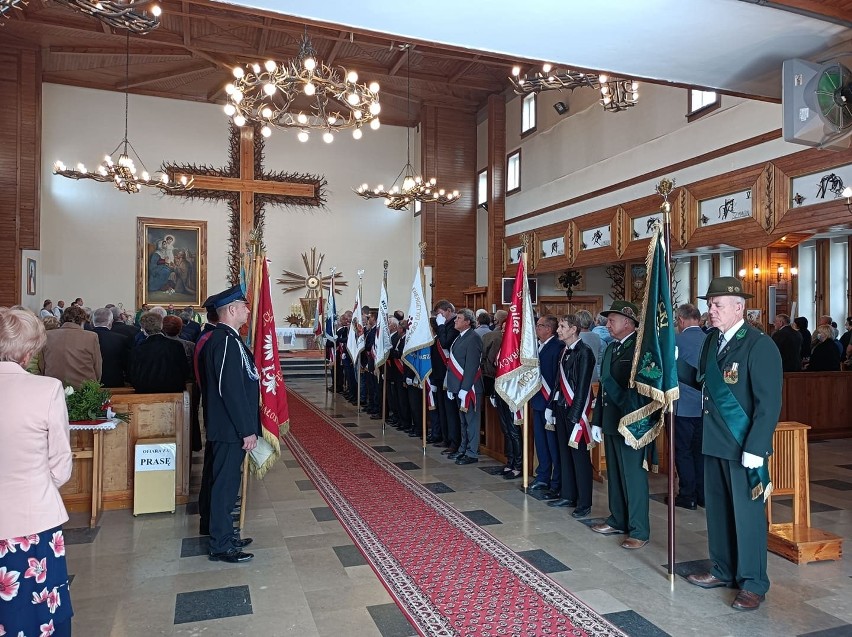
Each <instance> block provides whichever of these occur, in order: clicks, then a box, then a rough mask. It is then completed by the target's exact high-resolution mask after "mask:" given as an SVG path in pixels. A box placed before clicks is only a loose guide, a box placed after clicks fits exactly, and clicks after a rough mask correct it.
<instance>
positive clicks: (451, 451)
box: [441, 444, 459, 458]
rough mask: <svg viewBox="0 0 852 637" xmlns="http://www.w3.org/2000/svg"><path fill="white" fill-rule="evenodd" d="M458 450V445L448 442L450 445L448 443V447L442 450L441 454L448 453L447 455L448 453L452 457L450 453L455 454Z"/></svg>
mask: <svg viewBox="0 0 852 637" xmlns="http://www.w3.org/2000/svg"><path fill="white" fill-rule="evenodd" d="M458 450H459V448H458V447H451V446H449V444H448V445H447V448H446V449H444V450H443V451H442V452H441V455H444V454H446V455H447V457H448V458H449V457H450V454H454V453H456V452H457V451H458Z"/></svg>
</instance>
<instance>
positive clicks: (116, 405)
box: [60, 388, 191, 525]
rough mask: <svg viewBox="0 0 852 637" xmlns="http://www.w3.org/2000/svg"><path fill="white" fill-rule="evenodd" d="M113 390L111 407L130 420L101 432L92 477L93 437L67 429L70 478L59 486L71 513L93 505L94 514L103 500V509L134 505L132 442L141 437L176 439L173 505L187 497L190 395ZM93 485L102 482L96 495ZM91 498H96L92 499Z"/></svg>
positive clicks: (183, 502)
mask: <svg viewBox="0 0 852 637" xmlns="http://www.w3.org/2000/svg"><path fill="white" fill-rule="evenodd" d="M111 391H112V395H113V398H112V403H113V409H114V410H115V411H116V412H118V413H129V414H130V424H124V423H121V424H119V425H118V426H117V427H116V428H115V429H114V430H112V431H108V432H105V433H103V434H101V435H102V440H101V442H102V444H101V445H100V448H99V449H98V455H99V456H100V457H101V462H100V463H99V464H100V473H101V475H93V470H94V468H95V464H96V463H95V461H94V460H95V459H94V458H93V456H94V455H95V454H94V448H95V435H96V434H94V432H92V431H74V432H72V433H71V449H72V453H74V455H75V460H79V461H75V462H74V467H73V471H72V473H71V479H70V480H69V481H68V482H67V483H66V484H65V485H64V486H63V487H62V488H61V489H60V493H61V494H62V499H63V501H64V502H65V506H66V508H67V509H68V510H69V511H85V510H88V509H90V508H91V509H92V511H93V516H92V521H91V524H92V525H94V524H96V523H97V519H96V518H97V515H96V514H94V513H95V512H96V511H97V510H98V509H99V508H100V507H98V506H95V507H92V504H95V503H97V502H102V506H103V509H104V510H109V509H130V508H132V507H133V463H134V454H135V446H136V441H137V440H138V439H140V438H174V439H175V440H176V441H177V459H176V460H177V462H176V464H177V466H176V476H175V480H176V485H175V498H176V502H177V504H186V503H187V502H188V500H189V474H190V470H191V464H190V463H191V445H190V437H189V435H190V434H189V425H190V394H189V392H187V391H184V392H180V393H174V394H137V393H135V392H134V391H133V389H132V388H118V389H115V390H111ZM93 485H100V489H99V490H100V493H94V491H96V490H98V489H97V487H95V486H93ZM93 496H94V499H95V501H94V502H93Z"/></svg>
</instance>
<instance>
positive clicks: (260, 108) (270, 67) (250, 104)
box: [225, 33, 381, 144]
mask: <svg viewBox="0 0 852 637" xmlns="http://www.w3.org/2000/svg"><path fill="white" fill-rule="evenodd" d="M234 78H235V79H234V82H233V83H230V84H228V85H227V86H226V87H225V92H226V93H227V94H228V103H227V104H226V105H225V114H226V115H228V116H229V117H232V118H233V120H234V124H236V125H237V126H243V125H244V124H245V123H246V121H253V122H258V123H260V124H261V129H260V132H261V134H262V135H263V136H264V137H269V136H270V135H271V134H272V128H273V127H274V128H282V129H288V128H295V129H298V130H299V133H298V135H297V137H298V139H299V141H300V142H306V141H308V139H310V131H311V130H321V131H325V132H324V133H323V136H322V138H323V141H325V142H326V143H329V144H330V143H331V142H332V141H334V133H335V132H337V131H340V130H345V129H349V128H351V129H353V130H352V136H353V137H354V138H355V139H360V138H361V128H362V126H365V125H369V126H370V128H372V129H373V130H375V129H377V128H379V112H380V111H381V106H380V105H379V84H378V82H370V84H369V85H367V84H359V83H358V73H356V72H355V71H347V70H346V69H344V68H343V67H337V68H336V69H335V68H332V67H329V66H327V65H325V64H323V63H321V62H318V61H317V52H316V51H315V50H314V48H313V46H312V45H311V40H310V38H309V37H308V34H307V33H305V34H304V35H303V36H302V40H301V42H300V44H299V55H298V57H297V58H296V59H295V60H290V61H289V62H287V63H286V64H278V63H276V62H275V61H273V60H267V61H266V63H265V64H264V65H263V67H261V65H260V64H257V63H255V64H250V65H247V66H246V67H245V68H243V67H241V66H238V67H236V68H234Z"/></svg>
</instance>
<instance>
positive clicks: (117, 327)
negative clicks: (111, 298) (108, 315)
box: [109, 305, 139, 349]
mask: <svg viewBox="0 0 852 637" xmlns="http://www.w3.org/2000/svg"><path fill="white" fill-rule="evenodd" d="M109 310H110V312H112V331H113V332H115V333H116V334H121V335H122V336H124V337H126V338H127V348H128V349H132V348H133V340H134V338H135V337H136V334H138V333H139V328H138V327H136V326H135V325H128V324H127V323H125V322H124V321H122V320H121V310H120V309H118V308H117V307H116V306H114V305H113V306H112V307H111V308H109Z"/></svg>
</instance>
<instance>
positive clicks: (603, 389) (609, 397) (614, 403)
mask: <svg viewBox="0 0 852 637" xmlns="http://www.w3.org/2000/svg"><path fill="white" fill-rule="evenodd" d="M769 344H770V345H772V342H771V341H770V343H769ZM619 347H620V348H621V351H620V352H619V353H618V354H616V353H615V352H616V350H617V349H618V348H619ZM635 349H636V332H634V333H633V334H631V335H630V336H629V337H628V338H627V341H626V342H625V343H624V345H621V343H620V342H619V341H612V342H611V343H610V344H609V345H607V347H606V350H605V352H604V357H603V362H602V364H601V385H600V392H599V393H598V399H597V402H596V403H595V412H594V414H593V415H592V425H594V426H596V427H600V428H602V429H603V432H604V433H605V434H609V435H619V434H618V421H619V420H621V417H622V416H623V415H624V414H625V412H626V411H627V410H628V407H629V403H628V399H627V393H628V390H627V385H628V383H629V381H630V369H631V367H632V366H633V352H634V350H635ZM607 361H609V365H607V364H606V363H607ZM612 381H615V382H616V383H617V384H618V386H619V387H621V389H622V392H620V393H621V395H620V396H619V395H615V394H614V393H613V392H611V391H610V390H608V389H607V385H608V384H610V383H611V382H612Z"/></svg>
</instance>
